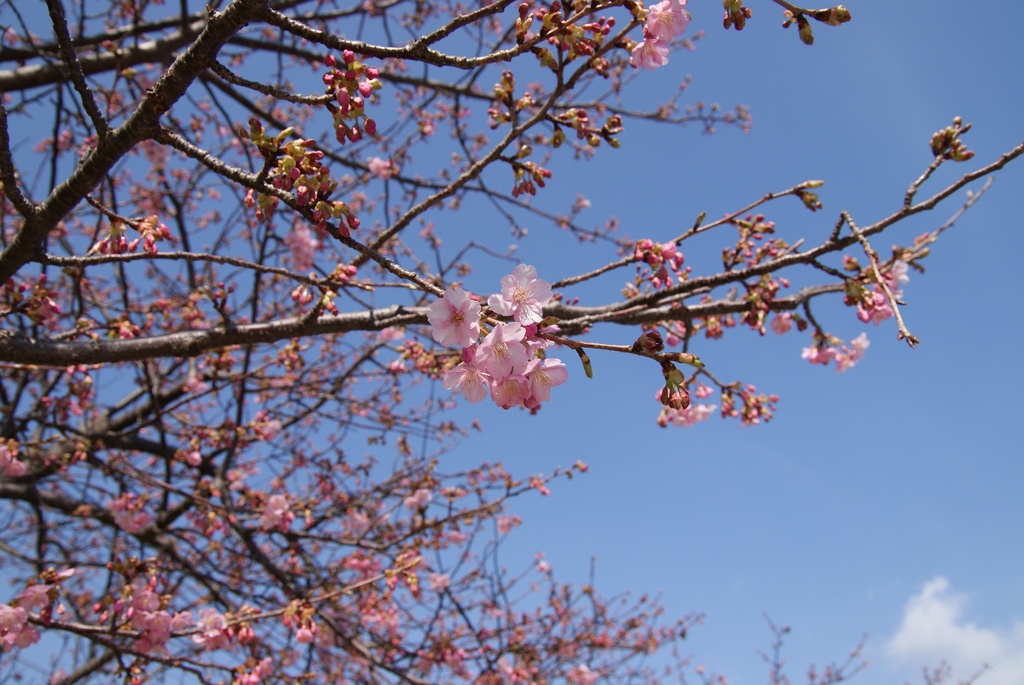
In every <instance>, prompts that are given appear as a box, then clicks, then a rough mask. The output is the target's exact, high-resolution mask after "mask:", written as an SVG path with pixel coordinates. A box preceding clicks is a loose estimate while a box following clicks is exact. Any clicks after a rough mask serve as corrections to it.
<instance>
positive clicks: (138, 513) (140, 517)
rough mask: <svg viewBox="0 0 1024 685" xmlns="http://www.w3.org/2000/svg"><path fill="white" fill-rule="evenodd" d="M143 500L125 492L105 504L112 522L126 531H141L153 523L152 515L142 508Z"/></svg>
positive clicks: (134, 532) (132, 532)
mask: <svg viewBox="0 0 1024 685" xmlns="http://www.w3.org/2000/svg"><path fill="white" fill-rule="evenodd" d="M142 506H143V501H142V500H141V499H139V498H138V497H136V496H135V495H132V494H130V493H125V494H123V495H121V496H120V497H118V498H116V499H112V500H110V501H109V502H107V504H106V508H107V511H109V512H110V513H111V515H113V517H114V523H116V524H117V525H118V527H120V528H121V530H123V531H124V532H126V533H131V534H132V535H135V534H136V533H141V532H142V531H143V530H145V529H146V528H148V527H149V525H150V524H151V523H153V517H152V516H150V515H149V514H148V513H147V512H146V511H145V510H143V508H142Z"/></svg>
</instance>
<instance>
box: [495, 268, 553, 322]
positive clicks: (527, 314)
mask: <svg viewBox="0 0 1024 685" xmlns="http://www.w3.org/2000/svg"><path fill="white" fill-rule="evenodd" d="M550 301H551V284H550V283H548V282H547V281H544V280H541V279H539V278H537V269H535V268H534V267H532V266H529V265H526V264H520V265H519V266H517V267H516V268H515V269H513V270H512V273H511V274H509V275H508V276H505V277H504V278H502V279H501V294H499V295H491V296H490V297H489V298H488V300H487V304H488V305H489V306H490V308H491V309H493V310H494V311H495V312H497V313H498V314H501V315H502V316H511V317H512V318H513V319H515V320H516V321H518V322H519V323H521V324H523V325H524V326H525V325H526V324H531V323H538V322H539V321H540V320H541V319H543V318H544V312H543V310H544V305H546V304H547V303H548V302H550Z"/></svg>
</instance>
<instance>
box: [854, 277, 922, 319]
mask: <svg viewBox="0 0 1024 685" xmlns="http://www.w3.org/2000/svg"><path fill="white" fill-rule="evenodd" d="M882 280H883V281H884V282H885V287H886V288H888V289H889V292H891V293H892V295H893V297H895V298H896V299H897V300H898V299H900V298H901V297H903V290H902V288H901V286H902V285H903V284H905V283H907V282H908V281H909V280H910V276H909V274H908V273H907V263H906V262H902V261H896V262H894V263H893V265H892V268H890V269H889V270H888V271H887V272H886V273H884V274H882ZM846 303H847V304H853V303H856V305H857V318H858V319H860V320H861V321H863V322H864V323H868V322H869V321H870V322H872V323H874V324H875V325H876V326H877V325H878V324H880V323H882V322H883V321H885V320H886V319H891V318H892V317H893V316H894V315H895V313H894V312H893V310H892V304H891V303H890V302H889V297H888V296H887V295H886V294H885V288H883V287H882V285H881V284H880V283H875V284H874V285H873V286H872V287H871V289H870V290H869V289H867V288H861V289H860V290H859V292H856V293H849V292H848V293H847V295H846Z"/></svg>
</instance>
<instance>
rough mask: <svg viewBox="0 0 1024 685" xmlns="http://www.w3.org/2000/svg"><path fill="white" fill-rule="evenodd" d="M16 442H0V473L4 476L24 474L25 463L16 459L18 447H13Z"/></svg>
mask: <svg viewBox="0 0 1024 685" xmlns="http://www.w3.org/2000/svg"><path fill="white" fill-rule="evenodd" d="M14 445H17V443H16V442H13V441H12V442H11V444H10V445H7V444H0V474H3V475H5V476H23V475H25V471H26V469H25V464H23V463H22V462H21V461H20V460H19V459H18V448H17V447H14Z"/></svg>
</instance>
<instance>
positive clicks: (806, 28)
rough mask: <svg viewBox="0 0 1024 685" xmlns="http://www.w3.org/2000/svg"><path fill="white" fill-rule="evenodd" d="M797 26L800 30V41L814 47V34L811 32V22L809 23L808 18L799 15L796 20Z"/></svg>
mask: <svg viewBox="0 0 1024 685" xmlns="http://www.w3.org/2000/svg"><path fill="white" fill-rule="evenodd" d="M796 26H797V28H798V29H799V30H800V40H802V41H803V42H804V45H814V33H813V31H812V30H811V22H809V21H807V17H805V16H804V15H802V14H801V15H799V16H798V17H797V18H796Z"/></svg>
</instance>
